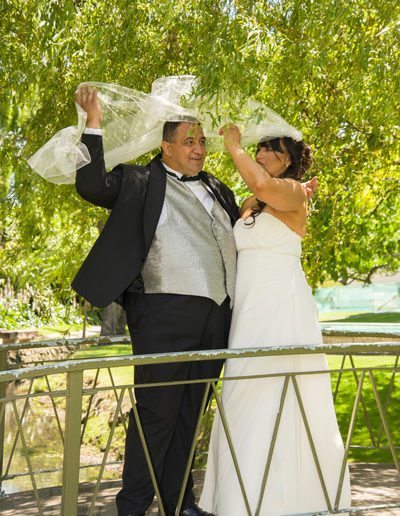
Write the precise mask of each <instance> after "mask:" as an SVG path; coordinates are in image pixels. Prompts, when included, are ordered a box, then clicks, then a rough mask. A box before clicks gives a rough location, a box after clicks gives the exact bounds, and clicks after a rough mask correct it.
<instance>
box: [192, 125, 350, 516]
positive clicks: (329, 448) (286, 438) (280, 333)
mask: <svg viewBox="0 0 400 516" xmlns="http://www.w3.org/2000/svg"><path fill="white" fill-rule="evenodd" d="M220 134H221V135H223V137H224V143H225V148H226V149H227V151H228V152H229V153H230V155H231V156H232V159H233V161H234V163H235V165H236V167H237V168H238V170H239V172H240V174H241V176H242V178H243V180H244V181H245V183H246V184H247V186H248V187H249V188H250V190H251V191H252V192H253V194H254V197H251V198H250V199H248V200H247V201H245V203H244V205H243V208H242V213H241V219H239V221H238V222H237V223H236V226H235V228H234V233H235V240H236V246H237V249H238V270H237V278H236V293H235V305H234V311H233V319H232V325H231V333H230V339H229V347H230V348H231V349H237V348H245V347H260V346H268V347H271V346H285V345H288V346H289V345H290V346H295V345H298V346H302V345H307V344H311V345H319V344H321V343H322V337H321V333H320V330H319V326H318V319H317V313H316V308H315V305H314V301H313V298H312V294H311V290H310V287H309V286H308V284H307V282H306V280H305V277H304V273H303V271H302V268H301V263H300V256H301V240H302V238H303V237H304V235H305V231H306V219H307V195H306V191H305V188H304V186H303V185H302V184H301V183H300V182H299V181H300V178H301V176H302V174H303V173H304V172H305V170H307V168H308V167H309V165H310V162H311V158H310V151H309V148H308V147H307V146H305V145H304V142H302V141H295V140H293V139H292V138H289V137H283V138H274V139H270V140H267V141H263V142H261V143H259V145H258V148H257V154H256V160H255V161H254V160H253V159H252V158H251V157H250V156H249V155H248V154H246V152H245V151H244V150H243V149H242V148H241V146H240V132H239V129H238V128H237V127H236V126H235V125H228V126H225V127H224V128H223V129H221V131H220ZM313 370H314V371H327V370H328V365H327V361H326V357H325V355H323V354H315V355H304V354H303V355H301V354H300V355H291V356H276V357H257V358H242V359H231V360H228V361H227V363H226V366H225V377H238V376H249V375H260V374H263V375H276V376H272V377H269V378H259V379H246V380H236V381H225V382H224V385H223V389H222V402H223V406H224V409H225V413H226V418H227V423H228V427H229V432H230V434H231V437H232V443H233V448H234V450H235V454H236V457H237V461H238V466H239V469H240V473H241V477H242V479H243V487H244V491H245V496H246V498H247V504H246V502H245V497H244V496H243V493H242V490H241V486H240V483H239V480H238V475H237V472H236V469H235V467H234V462H233V460H232V455H231V452H230V449H229V445H228V441H227V438H226V434H225V430H224V428H223V424H222V421H221V418H220V416H219V414H218V415H216V417H215V420H214V424H213V429H212V434H211V441H210V449H209V454H208V463H207V470H206V476H205V482H204V488H203V493H202V496H201V500H200V506H201V507H203V508H204V509H206V510H207V511H210V512H214V513H215V514H217V515H218V516H246V515H247V514H252V515H253V514H261V515H264V516H275V515H277V516H278V515H283V514H299V513H306V512H308V513H313V512H317V511H324V510H327V509H328V508H329V505H328V501H327V498H328V499H329V503H330V505H331V507H333V506H334V504H335V500H336V497H337V491H338V485H339V483H340V476H341V475H340V473H341V467H342V461H343V456H344V449H343V443H342V439H341V436H340V433H339V429H338V425H337V422H336V416H335V411H334V406H333V399H332V393H331V385H330V376H329V373H320V374H308V375H307V374H301V373H302V372H305V371H313ZM290 372H293V373H297V374H296V376H294V378H295V380H293V379H292V378H290V379H289V381H288V383H287V384H285V376H284V373H290ZM279 375H281V376H279ZM295 385H296V386H298V389H299V394H300V397H301V401H302V404H303V406H304V411H305V414H306V418H307V422H308V425H309V429H310V433H311V436H312V441H313V443H314V446H315V451H316V455H317V457H318V462H319V466H320V472H321V476H322V481H321V478H320V476H319V474H318V470H317V467H316V464H315V460H314V458H313V453H312V448H311V446H310V440H309V438H308V435H307V432H306V427H305V424H304V421H303V417H302V414H301V411H300V406H299V401H298V397H297V396H296V391H295ZM286 389H287V390H286ZM285 392H286V394H285ZM282 404H283V405H282ZM280 408H281V411H280ZM278 413H281V419H280V424H279V429H278V433H277V437H276V441H275V444H271V440H272V441H274V440H273V439H272V437H273V433H274V426H275V424H276V420H277V416H278ZM271 450H272V459H271ZM268 457H269V458H270V459H271V460H270V465H269V469H268V474H267V477H266V481H265V470H266V465H267V458H268ZM344 473H345V475H344V480H343V486H342V489H341V493H340V498H339V508H347V507H350V481H349V473H348V470H347V467H346V469H345V472H344ZM246 505H247V507H246Z"/></svg>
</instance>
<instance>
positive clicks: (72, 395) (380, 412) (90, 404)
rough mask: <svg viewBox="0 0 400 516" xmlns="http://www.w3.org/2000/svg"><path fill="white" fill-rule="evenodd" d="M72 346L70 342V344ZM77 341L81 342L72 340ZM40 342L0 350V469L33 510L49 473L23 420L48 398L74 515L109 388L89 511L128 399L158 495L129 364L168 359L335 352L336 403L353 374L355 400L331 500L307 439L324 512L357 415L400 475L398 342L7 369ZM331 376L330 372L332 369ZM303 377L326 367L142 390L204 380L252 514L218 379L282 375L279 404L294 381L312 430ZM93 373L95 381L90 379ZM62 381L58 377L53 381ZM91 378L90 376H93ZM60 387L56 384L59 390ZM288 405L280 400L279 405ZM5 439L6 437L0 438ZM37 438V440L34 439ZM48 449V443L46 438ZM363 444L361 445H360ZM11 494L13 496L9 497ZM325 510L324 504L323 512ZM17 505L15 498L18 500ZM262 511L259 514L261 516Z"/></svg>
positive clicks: (65, 504) (332, 509) (66, 503)
mask: <svg viewBox="0 0 400 516" xmlns="http://www.w3.org/2000/svg"><path fill="white" fill-rule="evenodd" d="M68 342H69V344H70V343H71V341H68ZM75 342H76V344H79V345H81V344H82V339H79V342H78V340H77V341H75ZM109 342H112V343H127V342H129V340H128V338H125V337H124V338H114V339H109ZM84 343H85V344H88V343H89V344H90V343H92V344H94V343H98V339H89V340H88V339H85V342H84ZM37 344H39V345H42V344H43V345H45V346H53V345H55V346H57V345H65V341H57V342H55V341H52V342H51V343H49V342H47V343H42V344H40V343H36V346H37ZM33 345H35V343H26V344H22V345H21V344H8V345H6V346H3V347H2V348H1V354H0V355H2V361H3V362H2V364H1V363H0V366H2V367H3V371H1V372H0V443H1V442H2V443H3V444H4V442H5V438H7V440H8V441H7V443H8V444H7V450H6V451H7V456H4V451H5V450H4V447H2V449H1V451H0V455H1V456H0V458H1V462H0V467H1V468H2V471H1V479H2V481H3V484H4V485H6V484H7V481H9V480H11V479H13V478H15V477H16V476H18V475H19V476H26V477H29V479H30V482H31V485H32V490H33V493H34V496H35V500H36V507H37V512H38V514H44V512H43V504H42V501H41V499H40V489H39V483H38V478H39V477H40V475H41V474H43V473H44V472H46V471H47V469H46V468H37V467H36V466H35V464H33V461H32V460H31V455H32V449H31V447H32V445H34V444H35V439H33V441H32V439H31V436H29V435H27V432H26V425H25V423H26V421H27V418H28V415H29V414H34V405H35V403H36V401H37V400H38V399H41V400H43V399H45V400H46V404H45V405H46V407H47V409H48V410H49V411H51V412H52V413H53V415H54V425H55V427H56V428H57V433H58V436H59V440H60V443H61V445H62V450H63V454H62V457H61V458H60V464H59V466H58V467H55V468H54V470H60V471H61V472H62V497H61V498H62V503H61V514H63V515H68V516H74V515H75V514H77V510H78V509H77V508H78V488H79V473H80V469H81V468H82V464H81V453H82V444H84V443H85V431H86V428H87V423H88V421H89V419H90V418H91V417H92V416H93V410H94V405H95V397H96V396H97V395H99V393H108V394H109V395H110V396H111V398H112V399H113V401H112V405H113V406H112V412H111V413H112V416H111V419H110V422H109V434H108V436H107V440H106V443H105V445H104V451H103V456H102V459H101V461H100V462H99V463H98V464H95V465H92V467H96V468H97V470H98V474H97V478H96V481H95V484H94V488H93V493H92V502H91V504H90V507H89V509H88V514H89V515H91V514H94V510H95V506H96V499H97V495H98V492H99V488H100V486H101V482H102V479H103V475H104V471H105V469H106V468H107V467H108V466H109V465H110V463H115V461H113V460H111V461H110V460H109V454H110V449H111V447H112V442H113V439H114V438H115V433H116V430H117V428H119V429H122V431H126V427H127V420H126V419H127V418H126V412H125V411H124V410H123V404H124V403H125V404H126V403H128V406H129V409H130V408H132V409H133V412H134V416H135V419H136V422H137V424H138V428H139V432H140V436H141V439H142V445H143V448H144V451H145V455H146V458H147V461H148V466H149V470H150V472H151V476H152V480H153V483H154V489H155V492H156V494H158V495H159V493H158V486H157V482H156V477H155V473H154V470H153V467H152V464H151V460H150V455H149V453H148V450H147V447H146V441H145V436H144V433H143V431H142V429H141V423H140V418H139V414H138V413H137V410H136V406H135V402H134V390H133V388H134V387H135V386H134V384H133V382H132V381H130V378H133V375H132V374H131V373H132V370H131V368H132V367H135V366H138V365H148V364H162V363H170V362H192V361H203V360H221V359H223V360H224V359H228V358H229V359H236V358H244V357H246V358H248V357H253V358H257V357H265V356H284V355H297V354H316V353H317V354H320V353H326V354H328V355H338V356H340V357H341V360H340V366H339V367H337V368H334V369H331V371H330V373H332V375H333V377H334V378H335V382H334V385H333V392H334V398H335V399H336V400H337V399H338V397H339V395H340V390H341V388H342V385H344V381H345V378H346V377H348V376H349V375H350V376H351V377H352V381H353V383H354V401H353V403H352V404H351V407H350V408H351V410H350V413H349V414H348V416H349V424H348V429H347V434H346V435H344V436H343V437H344V442H345V452H344V456H343V462H342V468H341V472H340V480H339V483H338V487H337V491H336V493H335V497H334V499H331V498H330V497H329V495H328V493H327V491H326V488H325V487H324V485H325V482H324V478H323V474H322V472H321V469H320V467H319V459H318V454H317V451H316V449H315V446H314V445H313V437H312V435H311V433H310V432H309V431H308V432H307V433H308V437H309V441H310V446H311V449H312V451H313V457H314V461H315V465H316V468H317V471H318V475H319V479H320V482H321V488H322V490H323V492H324V496H325V501H326V507H325V510H326V511H327V512H326V514H334V513H338V512H339V502H340V496H341V490H342V484H343V479H344V472H345V464H346V461H347V458H348V455H349V452H350V449H351V446H352V444H354V443H353V437H354V430H355V427H356V419H357V415H358V414H359V413H360V414H361V415H362V417H363V421H364V425H365V428H367V430H368V435H369V439H368V442H365V443H363V444H362V445H363V446H365V447H368V448H371V449H387V450H388V451H389V452H390V456H391V459H392V462H393V464H394V465H395V468H396V469H397V472H398V474H400V465H399V458H398V450H399V449H400V442H396V439H395V438H394V437H393V435H394V434H395V435H396V436H397V433H396V432H394V430H395V429H396V428H397V426H398V425H397V423H398V421H396V420H393V418H390V417H389V413H390V409H391V401H392V399H393V395H394V393H395V392H396V389H397V386H396V380H397V379H398V373H399V372H400V367H399V362H398V361H399V355H400V343H399V342H386V341H383V342H378V343H342V344H340V345H335V344H326V345H323V346H318V347H315V346H304V347H297V346H295V347H290V346H289V347H279V348H272V347H271V348H262V349H242V350H229V351H228V350H223V351H209V352H193V353H170V354H156V355H136V356H119V357H110V358H97V359H96V358H88V359H81V360H75V359H70V360H66V361H62V362H50V363H45V364H42V365H35V366H31V367H24V368H20V369H13V370H9V371H7V370H5V360H4V355H5V354H6V353H7V352H8V351H10V350H13V349H15V348H18V347H19V348H21V347H23V348H27V347H30V346H33ZM367 355H368V356H371V355H373V356H384V357H386V358H387V359H388V360H389V362H388V363H387V364H385V365H383V366H379V367H376V366H374V365H371V366H370V367H369V366H365V365H364V366H358V365H357V363H356V361H357V359H358V358H359V357H363V356H367ZM125 367H128V368H130V369H129V373H128V376H129V377H130V378H129V377H128V379H127V377H126V375H125V376H123V375H122V376H121V375H118V374H117V372H118V371H121V368H125ZM328 373H329V371H328ZM382 373H384V374H385V375H386V377H387V385H386V394H385V399H382V395H381V392H380V390H381V389H380V386H379V385H378V383H377V379H376V376H377V374H382ZM104 374H106V375H107V376H108V380H109V381H108V383H107V384H106V383H105V382H104V381H102V382H101V381H100V380H99V379H100V378H101V375H103V378H104ZM306 374H311V375H313V374H327V371H325V370H324V371H303V372H301V373H299V372H287V373H279V374H275V375H270V374H268V375H267V374H265V375H257V376H251V377H238V378H229V379H228V378H225V379H224V378H222V379H218V378H208V379H206V380H192V381H190V382H188V381H185V382H169V383H157V384H146V385H141V386H140V388H146V387H154V386H157V387H159V388H162V387H163V386H165V385H177V384H182V383H196V382H204V384H205V387H206V388H205V393H204V398H203V408H205V406H206V402H207V399H208V394H209V392H212V393H213V397H214V400H215V401H214V403H213V407H214V409H215V410H217V411H218V412H219V414H220V417H221V420H222V423H223V427H224V430H225V433H226V436H227V439H228V442H229V445H230V450H231V454H232V459H233V462H234V464H235V469H236V473H237V476H238V479H239V483H240V485H241V490H242V494H243V499H244V501H245V505H246V510H247V514H249V515H251V514H253V513H252V512H251V509H250V506H249V501H248V499H247V495H246V490H245V488H244V482H243V478H242V477H241V472H240V468H239V466H238V463H237V460H236V454H235V449H234V443H233V442H232V438H231V436H230V431H229V425H228V422H227V418H226V415H225V413H224V407H223V404H222V400H221V397H220V392H219V387H218V384H217V382H221V381H243V380H246V379H247V380H248V379H252V378H269V377H282V378H283V380H284V382H283V389H282V398H281V404H284V403H285V396H286V394H285V393H286V392H287V389H288V386H289V385H292V386H293V388H294V389H295V392H296V398H297V402H298V405H299V408H300V411H301V414H302V418H303V422H304V425H305V427H306V429H307V426H308V421H307V414H306V413H305V410H304V404H303V400H302V398H301V392H300V390H299V389H298V378H299V377H301V376H303V375H306ZM89 376H90V378H89ZM56 378H57V381H55V379H56ZM88 378H89V380H90V381H88ZM39 380H40V382H41V387H40V389H37V388H35V385H36V384H37V382H38V381H39ZM21 381H23V382H24V383H25V384H26V387H25V391H24V392H23V393H19V392H17V393H15V392H13V391H12V390H9V391H8V392H7V390H6V388H7V384H9V383H10V382H13V383H15V382H21ZM367 385H368V388H369V389H370V390H371V391H372V395H373V400H374V406H375V408H376V413H377V417H378V419H379V424H378V431H376V425H375V427H374V425H372V424H371V420H370V415H371V414H370V412H371V407H370V406H368V407H367V403H366V401H365V399H364V392H365V388H366V386H367ZM54 386H55V387H54ZM282 406H283V405H282ZM6 413H10V414H11V415H12V419H13V420H14V423H15V432H14V435H12V436H10V435H9V434H7V428H5V421H6ZM203 420H204V418H203V417H202V414H200V415H199V419H198V424H197V427H196V432H195V436H194V439H193V443H192V448H191V456H190V457H189V458H188V463H187V468H186V472H185V478H184V479H183V482H182V486H183V487H182V490H181V496H180V498H179V503H178V507H177V511H178V513H179V509H180V505H181V503H182V499H183V494H184V491H183V489H184V486H185V485H186V479H187V476H188V474H189V471H190V466H191V464H192V458H193V455H194V451H195V447H196V442H198V438H199V436H200V434H201V433H204V429H202V421H203ZM278 433H279V420H278V419H277V421H276V422H275V431H274V436H273V439H272V441H271V446H270V450H269V457H268V460H267V462H266V469H265V474H264V484H265V483H266V481H267V478H268V473H269V466H270V464H271V457H272V454H273V451H274V441H276V437H277V435H278ZM1 438H3V441H1ZM36 441H37V439H36ZM48 444H49V446H50V443H48ZM358 446H359V444H358ZM17 450H18V452H19V453H20V454H22V456H23V457H24V459H25V462H26V467H25V470H24V471H22V472H13V473H12V474H10V466H11V464H12V462H13V457H15V454H16V453H17ZM11 496H14V495H11ZM157 499H158V503H159V506H160V513H161V514H165V511H164V507H162V503H161V498H160V496H157ZM261 503H262V497H261V499H260V500H259V503H258V506H257V510H258V511H259V509H260V507H261ZM383 507H384V506H383V505H380V506H379V507H377V506H372V505H370V506H368V507H366V508H365V510H368V511H371V510H373V509H374V508H375V509H376V510H377V509H378V508H379V509H381V508H383ZM385 507H387V508H389V507H400V504H386V506H385ZM323 509H324V508H321V510H323ZM16 510H17V500H16ZM257 510H256V511H255V512H254V514H257ZM357 511H358V512H360V511H361V509H360V508H359V509H357Z"/></svg>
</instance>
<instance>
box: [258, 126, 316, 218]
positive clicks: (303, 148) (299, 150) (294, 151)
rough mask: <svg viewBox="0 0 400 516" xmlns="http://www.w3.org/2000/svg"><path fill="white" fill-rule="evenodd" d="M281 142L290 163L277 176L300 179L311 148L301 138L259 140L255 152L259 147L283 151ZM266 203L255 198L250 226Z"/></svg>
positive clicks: (304, 170) (307, 166)
mask: <svg viewBox="0 0 400 516" xmlns="http://www.w3.org/2000/svg"><path fill="white" fill-rule="evenodd" d="M282 143H283V145H284V147H285V149H286V150H287V151H288V153H289V156H290V161H291V163H290V165H289V166H288V167H287V169H286V170H284V171H283V172H282V174H281V175H280V176H279V178H291V179H295V180H296V181H300V179H301V178H302V177H303V174H304V173H305V172H306V171H307V170H308V169H309V168H310V166H311V162H312V157H311V148H310V147H309V146H308V145H306V144H305V143H304V141H303V140H301V141H296V140H294V139H293V138H290V137H289V136H283V137H282V138H272V139H271V140H266V141H261V142H260V143H259V144H258V145H257V151H256V153H257V152H258V151H259V150H260V149H261V148H265V149H268V150H272V151H273V152H275V153H276V152H284V151H283V149H282V146H281V144H282ZM266 205H267V204H266V203H265V202H263V201H260V200H259V199H257V204H256V205H255V206H254V207H253V208H252V210H251V217H252V218H253V221H252V222H251V223H250V225H251V226H253V225H254V223H255V217H257V215H259V214H260V213H261V212H262V211H263V209H264V208H265V206H266Z"/></svg>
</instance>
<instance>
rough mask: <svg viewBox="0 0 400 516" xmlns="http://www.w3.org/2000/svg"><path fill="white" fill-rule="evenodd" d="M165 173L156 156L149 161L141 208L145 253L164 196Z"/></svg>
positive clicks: (148, 247)
mask: <svg viewBox="0 0 400 516" xmlns="http://www.w3.org/2000/svg"><path fill="white" fill-rule="evenodd" d="M166 184H167V180H166V173H165V169H164V167H163V166H162V165H161V162H160V160H159V159H158V158H154V159H153V160H152V161H151V162H150V177H149V184H148V186H147V192H146V199H145V203H144V210H143V229H144V249H145V252H146V256H147V253H148V251H149V249H150V245H151V241H152V240H153V236H154V233H155V231H156V228H157V223H158V219H159V218H160V214H161V210H162V207H163V203H164V198H165V189H166Z"/></svg>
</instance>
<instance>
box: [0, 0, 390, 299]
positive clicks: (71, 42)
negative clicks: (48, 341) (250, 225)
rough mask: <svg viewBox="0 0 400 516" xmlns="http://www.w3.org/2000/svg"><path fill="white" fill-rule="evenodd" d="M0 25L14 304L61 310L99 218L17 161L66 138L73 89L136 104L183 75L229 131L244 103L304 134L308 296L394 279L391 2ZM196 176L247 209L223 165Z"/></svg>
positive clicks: (323, 1) (15, 12)
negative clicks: (309, 192)
mask: <svg viewBox="0 0 400 516" xmlns="http://www.w3.org/2000/svg"><path fill="white" fill-rule="evenodd" d="M0 25H1V42H0V43H1V46H0V72H1V74H0V115H1V116H0V143H1V149H0V154H1V161H0V163H1V165H0V167H1V179H0V198H1V204H0V205H1V216H0V221H1V222H0V224H1V226H0V263H1V270H2V272H1V276H2V277H8V278H11V280H12V283H13V285H14V287H15V288H16V289H18V288H21V287H23V286H24V284H26V283H29V284H31V285H34V286H35V287H36V288H37V289H38V290H43V288H45V287H48V286H50V287H51V288H52V289H53V291H54V292H57V293H58V295H59V296H61V297H62V298H63V299H64V298H65V299H68V298H70V297H71V296H72V295H73V293H72V291H71V290H70V287H69V282H70V280H71V277H72V276H73V274H74V272H75V271H76V270H77V268H78V266H79V264H80V263H81V261H82V259H83V258H84V256H85V254H86V253H87V251H88V249H89V247H90V246H91V244H92V242H93V240H94V239H95V238H96V236H97V234H98V230H97V226H98V223H99V220H101V219H102V218H103V219H104V217H105V216H106V213H104V211H103V210H99V209H97V208H94V207H92V206H89V205H88V204H87V203H85V202H83V201H82V200H81V199H79V198H78V196H77V194H76V193H75V191H74V188H73V187H72V186H55V185H52V184H50V183H47V182H45V181H44V180H43V179H41V178H40V177H39V176H37V175H36V174H34V173H33V172H32V171H31V170H30V169H29V167H28V165H27V163H26V161H25V160H26V158H27V157H29V156H30V155H31V154H33V152H35V151H36V150H37V149H38V148H39V147H40V146H41V145H42V144H43V143H44V142H45V141H46V140H48V139H49V138H50V136H52V134H54V133H55V132H56V131H57V130H59V129H61V128H62V127H65V126H68V125H73V124H74V123H75V120H76V115H75V108H74V103H73V95H74V91H75V89H76V87H77V85H78V84H79V83H80V82H82V81H87V80H94V81H104V82H114V83H117V84H120V85H124V86H128V87H133V88H135V89H137V90H141V91H145V92H148V91H150V87H151V83H152V82H153V80H154V79H156V78H157V77H160V76H162V75H175V74H182V73H191V74H194V75H196V76H198V77H199V78H200V85H199V92H200V93H202V94H203V95H205V96H207V95H209V96H216V97H217V98H218V99H219V100H220V102H221V105H224V108H225V109H226V108H228V109H232V116H234V111H235V106H237V105H240V102H241V100H243V99H245V98H247V97H248V96H249V95H251V96H254V97H255V98H256V99H257V100H259V101H262V102H264V103H266V104H267V105H268V106H270V107H272V108H273V109H275V110H276V111H277V112H278V113H280V114H282V115H283V116H284V117H285V118H286V119H287V120H288V121H289V122H290V123H292V124H294V125H295V126H296V127H298V128H299V129H301V130H302V131H303V134H304V138H305V140H306V141H307V142H309V143H310V145H311V146H312V148H313V149H314V157H315V161H314V166H313V169H312V173H313V174H317V175H318V177H319V183H320V188H319V192H318V195H317V196H316V199H315V211H314V212H313V214H312V216H311V218H310V228H309V234H308V237H307V239H306V241H305V245H304V247H305V260H304V265H305V268H306V270H307V273H308V277H309V280H310V282H311V283H312V285H314V286H317V285H319V284H321V283H323V282H324V281H326V280H328V279H333V280H340V281H342V282H343V283H346V282H349V281H351V280H352V279H354V278H358V279H361V280H364V281H368V280H369V279H370V277H371V274H372V273H373V272H374V271H375V270H377V269H380V268H381V269H383V270H387V271H393V270H397V269H398V268H399V263H400V256H399V223H400V215H399V214H400V201H399V190H400V189H399V182H400V172H399V171H400V149H399V147H400V144H399V135H400V127H399V105H398V92H399V91H400V88H399V86H400V84H399V77H400V73H399V70H398V63H399V59H400V50H399V39H400V4H398V2H395V1H394V0H386V1H385V2H382V1H381V0H318V1H317V0H266V1H254V0H252V1H250V0H240V1H239V0H219V1H218V0H216V1H211V0H199V1H197V2H186V1H183V0H173V1H170V0H166V1H164V2H156V1H155V0H147V1H128V0H107V1H99V0H75V1H73V0H65V1H61V0H60V1H58V0H1V2H0ZM227 99H228V100H227ZM232 99H235V102H231V100H232ZM147 159H148V157H143V158H142V161H143V162H144V161H146V160H147ZM206 168H207V170H209V171H212V172H214V173H216V175H218V176H219V177H220V178H221V179H223V180H224V181H225V182H227V183H228V184H229V185H230V186H231V187H232V188H233V189H234V190H235V192H236V193H237V195H238V199H240V198H243V197H244V196H245V195H246V190H245V188H244V186H243V184H242V183H241V181H240V178H239V177H238V175H237V173H236V172H235V170H234V168H233V166H232V163H231V162H230V160H229V159H228V158H227V157H226V156H220V155H213V156H210V157H209V158H208V162H207V167H206Z"/></svg>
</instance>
